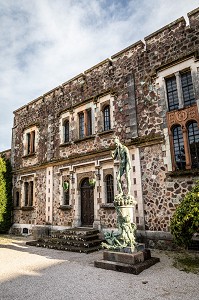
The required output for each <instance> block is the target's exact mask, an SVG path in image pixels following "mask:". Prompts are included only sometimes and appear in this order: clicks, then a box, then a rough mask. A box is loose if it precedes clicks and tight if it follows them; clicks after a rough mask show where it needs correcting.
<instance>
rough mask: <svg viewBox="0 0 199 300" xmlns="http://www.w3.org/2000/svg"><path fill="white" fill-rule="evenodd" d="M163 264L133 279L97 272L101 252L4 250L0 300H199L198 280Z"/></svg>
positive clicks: (16, 245) (12, 246) (16, 246)
mask: <svg viewBox="0 0 199 300" xmlns="http://www.w3.org/2000/svg"><path fill="white" fill-rule="evenodd" d="M152 254H153V256H158V257H160V259H161V262H160V263H158V264H156V265H154V266H152V267H151V268H150V269H147V270H145V271H143V272H142V273H141V274H140V275H131V274H125V273H119V272H114V271H109V270H103V269H98V268H95V267H94V266H93V261H94V260H98V259H101V258H102V252H101V251H99V252H95V253H91V254H83V253H72V252H65V251H57V250H50V249H45V248H36V247H31V246H26V245H25V243H24V241H22V240H15V241H12V243H11V242H10V243H4V244H3V245H0V300H4V299H6V300H33V299H34V300H44V299H45V300H51V299H52V300H62V299H63V300H72V299H75V300H80V299H84V300H90V299H92V300H101V299H103V300H112V299H114V300H115V299H116V300H120V299H121V300H137V299H139V300H140V299H142V300H165V299H168V300H190V299H192V300H199V290H198V283H199V276H198V275H195V274H192V273H188V274H187V273H185V272H181V271H179V270H177V269H175V268H174V267H172V260H171V259H170V258H169V257H168V256H166V255H165V254H164V252H160V251H155V252H153V253H152Z"/></svg>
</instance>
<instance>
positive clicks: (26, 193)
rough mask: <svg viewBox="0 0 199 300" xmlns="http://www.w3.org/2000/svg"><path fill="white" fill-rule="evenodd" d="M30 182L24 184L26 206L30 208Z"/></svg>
mask: <svg viewBox="0 0 199 300" xmlns="http://www.w3.org/2000/svg"><path fill="white" fill-rule="evenodd" d="M28 186H29V184H28V182H25V183H24V197H25V201H24V202H25V206H28Z"/></svg>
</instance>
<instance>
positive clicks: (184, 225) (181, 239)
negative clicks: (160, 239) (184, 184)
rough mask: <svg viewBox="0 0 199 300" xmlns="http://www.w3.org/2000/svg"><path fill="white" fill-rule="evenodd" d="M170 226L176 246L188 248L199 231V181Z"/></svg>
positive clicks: (179, 207) (186, 197)
mask: <svg viewBox="0 0 199 300" xmlns="http://www.w3.org/2000/svg"><path fill="white" fill-rule="evenodd" d="M170 225H171V233H172V234H173V237H174V241H175V242H176V244H178V245H179V246H184V247H187V246H188V245H189V244H190V243H191V239H192V237H193V234H194V233H197V232H198V231H199V181H197V182H196V185H195V186H194V187H193V188H192V190H191V191H190V192H188V193H187V194H186V196H185V197H184V199H183V200H182V201H181V203H180V204H179V206H178V207H177V209H176V211H175V213H174V215H173V218H172V219H171V224H170Z"/></svg>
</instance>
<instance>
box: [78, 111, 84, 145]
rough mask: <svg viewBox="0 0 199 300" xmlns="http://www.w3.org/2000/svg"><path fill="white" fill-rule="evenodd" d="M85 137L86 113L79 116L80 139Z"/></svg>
mask: <svg viewBox="0 0 199 300" xmlns="http://www.w3.org/2000/svg"><path fill="white" fill-rule="evenodd" d="M83 137H84V113H80V114H79V138H80V139H82V138H83Z"/></svg>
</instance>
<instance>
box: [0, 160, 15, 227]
mask: <svg viewBox="0 0 199 300" xmlns="http://www.w3.org/2000/svg"><path fill="white" fill-rule="evenodd" d="M11 216H12V175H11V164H10V161H9V160H8V159H6V158H5V157H0V233H6V232H8V230H9V228H10V226H11Z"/></svg>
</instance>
